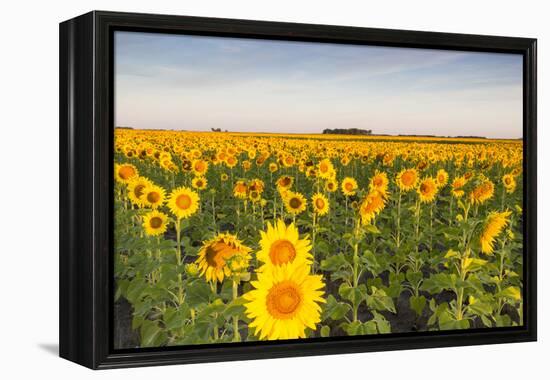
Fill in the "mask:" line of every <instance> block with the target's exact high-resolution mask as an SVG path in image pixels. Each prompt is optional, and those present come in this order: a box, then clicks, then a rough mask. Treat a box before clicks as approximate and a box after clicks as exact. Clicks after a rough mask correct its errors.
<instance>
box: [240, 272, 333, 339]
mask: <svg viewBox="0 0 550 380" xmlns="http://www.w3.org/2000/svg"><path fill="white" fill-rule="evenodd" d="M251 284H252V286H253V287H254V289H253V290H251V291H249V292H248V293H246V294H244V295H243V298H244V299H245V300H246V301H248V303H246V304H245V308H246V315H247V316H248V317H249V318H250V319H252V321H251V322H250V324H249V327H250V328H253V329H254V333H255V334H256V335H258V336H259V338H260V339H262V340H263V339H268V340H276V339H296V338H305V337H306V334H305V329H306V328H310V329H311V330H316V328H317V324H318V323H319V322H320V321H321V306H320V305H319V304H320V303H324V302H325V299H324V298H323V295H324V291H323V290H322V289H323V288H324V286H325V284H324V283H323V278H322V276H319V275H311V274H309V266H307V265H304V264H301V265H295V264H289V265H283V266H279V267H273V268H271V269H270V270H267V271H264V272H260V273H258V280H257V281H252V282H251Z"/></svg>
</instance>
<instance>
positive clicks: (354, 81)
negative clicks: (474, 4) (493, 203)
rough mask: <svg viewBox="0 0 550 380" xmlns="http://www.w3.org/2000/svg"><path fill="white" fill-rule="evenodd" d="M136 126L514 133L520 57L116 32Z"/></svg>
mask: <svg viewBox="0 0 550 380" xmlns="http://www.w3.org/2000/svg"><path fill="white" fill-rule="evenodd" d="M115 49H116V57H115V59H116V60H115V70H116V122H117V124H119V125H131V126H134V127H136V128H185V129H189V128H192V129H199V130H207V129H209V128H211V127H220V128H222V129H231V130H262V131H269V130H275V131H282V132H298V131H304V132H320V131H321V130H322V129H323V128H327V127H366V126H368V127H369V128H372V129H373V130H374V131H375V132H379V133H392V134H397V133H428V134H442V135H464V134H475V135H486V136H490V137H520V136H521V131H522V128H521V112H522V104H521V101H522V100H521V99H522V97H521V80H522V79H521V78H522V75H521V72H522V66H521V65H522V63H521V62H522V61H521V56H519V55H508V54H496V53H474V52H458V51H440V50H430V49H403V48H388V47H377V46H359V45H335V44H314V43H301V42H287V41H265V40H262V41H259V40H251V39H235V38H219V37H199V36H181V35H178V36H174V35H163V34H144V33H135V32H117V34H116V40H115Z"/></svg>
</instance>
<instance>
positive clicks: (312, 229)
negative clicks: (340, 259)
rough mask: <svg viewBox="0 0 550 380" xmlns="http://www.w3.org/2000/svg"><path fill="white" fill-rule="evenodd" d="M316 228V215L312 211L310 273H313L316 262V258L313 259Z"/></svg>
mask: <svg viewBox="0 0 550 380" xmlns="http://www.w3.org/2000/svg"><path fill="white" fill-rule="evenodd" d="M316 227H317V213H316V212H315V211H313V225H312V228H311V253H312V254H313V265H312V268H311V269H312V272H313V273H315V267H316V265H315V264H316V262H317V258H316V257H315V232H316V231H315V230H316Z"/></svg>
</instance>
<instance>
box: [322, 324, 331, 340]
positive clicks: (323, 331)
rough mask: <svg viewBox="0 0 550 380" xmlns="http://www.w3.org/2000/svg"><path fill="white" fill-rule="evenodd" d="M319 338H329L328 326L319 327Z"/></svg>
mask: <svg viewBox="0 0 550 380" xmlns="http://www.w3.org/2000/svg"><path fill="white" fill-rule="evenodd" d="M320 333H321V336H322V337H323V338H326V337H329V336H330V327H329V326H323V327H321V332H320Z"/></svg>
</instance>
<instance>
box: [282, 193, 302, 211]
mask: <svg viewBox="0 0 550 380" xmlns="http://www.w3.org/2000/svg"><path fill="white" fill-rule="evenodd" d="M284 202H285V208H286V211H287V212H289V213H291V214H293V215H298V214H301V213H302V212H304V211H305V209H306V205H307V200H306V198H305V197H304V196H303V195H302V194H300V193H295V192H293V191H288V192H287V193H286V194H285V196H284Z"/></svg>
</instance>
